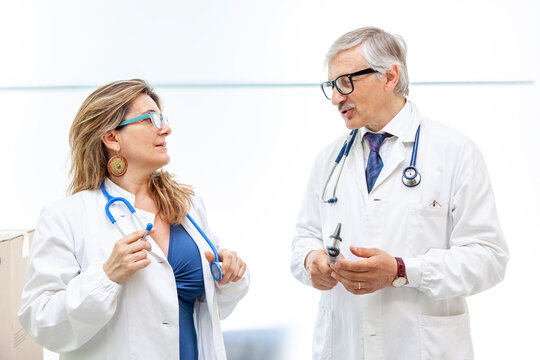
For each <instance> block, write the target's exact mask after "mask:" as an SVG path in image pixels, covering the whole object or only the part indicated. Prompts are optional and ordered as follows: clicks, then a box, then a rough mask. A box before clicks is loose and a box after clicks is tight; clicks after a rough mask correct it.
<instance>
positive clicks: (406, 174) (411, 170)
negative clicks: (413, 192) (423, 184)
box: [401, 166, 422, 187]
mask: <svg viewBox="0 0 540 360" xmlns="http://www.w3.org/2000/svg"><path fill="white" fill-rule="evenodd" d="M421 180H422V176H421V175H420V173H419V172H418V170H416V168H415V167H414V166H408V167H406V168H405V170H403V177H402V178H401V182H402V183H403V185H405V186H408V187H414V186H416V185H418V184H420V181H421Z"/></svg>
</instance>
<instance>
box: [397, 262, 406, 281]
mask: <svg viewBox="0 0 540 360" xmlns="http://www.w3.org/2000/svg"><path fill="white" fill-rule="evenodd" d="M396 262H397V277H407V271H406V270H405V263H404V262H403V259H402V258H400V257H396Z"/></svg>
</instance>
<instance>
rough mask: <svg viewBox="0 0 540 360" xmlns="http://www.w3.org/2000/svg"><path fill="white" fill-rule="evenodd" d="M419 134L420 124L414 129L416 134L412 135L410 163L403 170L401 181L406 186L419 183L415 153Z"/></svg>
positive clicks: (419, 176) (420, 178) (419, 177)
mask: <svg viewBox="0 0 540 360" xmlns="http://www.w3.org/2000/svg"><path fill="white" fill-rule="evenodd" d="M419 136H420V125H418V129H416V136H415V137H414V145H413V151H412V155H411V164H410V165H409V166H408V167H406V168H405V170H403V177H402V178H401V182H402V183H403V185H405V186H408V187H415V186H416V185H418V184H420V181H421V180H422V176H421V175H420V173H419V172H418V170H417V169H416V154H417V152H418V137H419Z"/></svg>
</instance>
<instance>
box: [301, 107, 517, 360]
mask: <svg viewBox="0 0 540 360" xmlns="http://www.w3.org/2000/svg"><path fill="white" fill-rule="evenodd" d="M420 123H421V132H420V139H419V144H418V156H417V162H416V167H417V169H418V170H419V172H420V173H421V174H422V180H421V183H420V184H419V185H418V186H416V187H412V188H409V187H406V186H404V185H403V183H402V173H403V170H404V169H405V168H406V167H407V166H409V162H410V157H411V152H412V147H413V143H414V137H415V133H416V130H417V127H418V124H420ZM364 131H365V130H362V133H363V132H364ZM383 131H386V132H389V133H391V134H393V135H394V136H396V137H397V139H396V140H395V143H394V144H393V146H392V149H391V152H390V153H389V154H388V158H387V159H386V160H385V161H384V167H383V169H382V171H381V173H380V175H379V177H378V179H377V182H376V183H375V186H374V188H373V190H372V191H371V193H370V194H368V193H367V186H366V178H365V172H364V170H365V167H366V165H365V164H364V149H363V147H362V144H361V132H360V131H359V133H358V138H357V141H356V142H355V144H354V145H353V148H352V150H351V153H350V155H349V158H348V160H347V162H346V163H345V168H344V170H343V173H342V175H341V179H340V181H339V186H338V188H337V193H336V196H337V198H338V202H337V203H335V204H325V203H323V201H322V200H321V192H322V191H323V187H324V183H325V181H326V179H327V177H328V175H329V174H330V170H331V166H332V164H333V162H334V160H335V157H336V155H337V153H338V151H339V149H340V147H341V145H342V144H343V142H344V138H340V139H338V140H336V141H335V142H334V143H333V144H331V145H330V146H329V147H327V148H326V149H325V150H323V151H322V152H321V153H320V154H319V156H318V157H317V159H316V161H315V164H314V166H313V170H312V173H311V178H310V180H309V185H308V188H307V192H306V196H305V199H304V203H303V205H302V208H301V211H300V215H299V217H298V222H297V235H296V237H295V238H294V240H293V246H292V249H293V254H292V259H291V270H292V273H293V274H294V276H295V277H296V278H297V279H298V280H300V281H301V282H303V283H305V284H307V285H311V281H310V278H309V274H308V272H307V271H306V269H305V268H304V260H305V257H306V255H307V254H308V253H309V252H310V251H311V250H315V249H321V248H323V247H324V244H325V242H326V240H327V239H328V237H329V235H330V234H331V233H332V232H333V231H334V229H335V227H336V224H337V223H338V222H341V223H342V228H341V237H342V239H343V244H342V246H341V249H342V254H343V255H344V256H345V258H346V259H349V260H357V259H358V258H357V257H356V256H354V255H352V254H351V252H350V250H349V246H350V245H354V246H359V247H367V248H379V249H382V250H384V251H386V252H388V253H389V254H391V255H392V256H398V257H402V258H403V259H404V261H405V264H406V269H407V276H408V279H409V284H408V285H407V286H406V287H403V288H400V289H395V288H393V287H391V286H390V287H386V288H384V289H382V290H379V291H377V292H375V293H372V294H368V295H353V294H351V293H349V292H348V291H347V290H346V289H345V288H344V287H343V286H342V285H341V284H340V283H338V285H336V287H334V288H333V289H332V290H329V291H322V292H321V298H320V304H319V311H318V315H317V319H316V324H315V333H314V338H313V359H335V360H337V359H339V360H353V359H354V360H359V359H369V360H375V359H389V360H391V359H398V358H399V359H437V360H441V359H455V360H467V359H472V358H473V350H472V344H471V336H470V329H469V314H468V311H467V304H466V301H465V297H466V296H469V295H472V294H475V293H478V292H480V291H482V290H485V289H487V288H489V287H491V286H493V285H495V284H496V283H498V282H499V281H501V280H502V279H503V277H504V272H505V269H506V263H507V261H508V249H507V246H506V243H505V240H504V237H503V235H502V232H501V229H500V226H499V221H498V218H497V213H496V209H495V201H494V197H493V194H492V190H491V185H490V181H489V176H488V173H487V170H486V166H485V164H484V161H483V159H482V156H481V154H480V152H479V151H478V149H477V148H476V146H475V145H474V144H473V143H472V142H471V141H470V140H469V139H467V138H466V137H465V136H463V135H461V134H460V133H458V132H456V131H454V130H452V129H449V128H447V127H445V126H443V125H441V124H438V123H435V122H432V121H429V120H427V119H425V118H422V117H421V116H420V114H419V112H418V110H417V109H416V107H415V106H414V105H413V104H412V103H410V102H408V103H407V104H406V105H405V107H404V108H403V109H402V110H401V112H400V113H399V114H398V115H397V116H396V117H395V118H394V119H393V120H392V121H390V123H389V124H387V126H386V127H385V128H384V129H383ZM337 172H338V171H336V175H335V176H333V178H332V179H331V180H330V183H329V185H328V189H327V191H326V193H325V195H324V196H325V199H328V198H330V197H331V193H332V189H333V186H334V184H335V179H336V176H337Z"/></svg>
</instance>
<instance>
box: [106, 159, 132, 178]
mask: <svg viewBox="0 0 540 360" xmlns="http://www.w3.org/2000/svg"><path fill="white" fill-rule="evenodd" d="M127 166H128V163H127V160H126V158H125V157H123V156H120V155H116V156H113V157H112V158H110V160H109V162H108V163H107V170H108V171H109V174H111V175H112V176H116V177H120V176H123V175H124V174H125V173H126V171H127Z"/></svg>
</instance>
